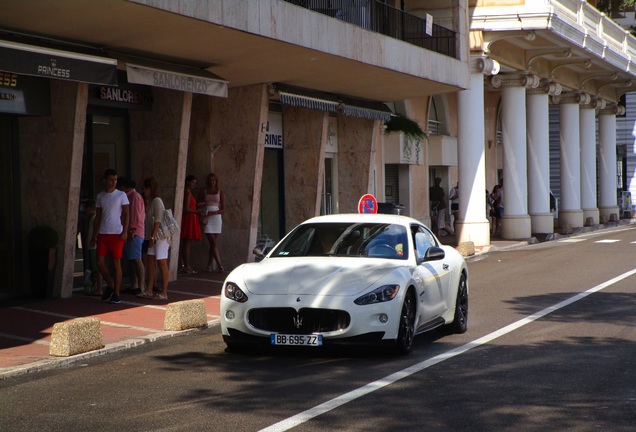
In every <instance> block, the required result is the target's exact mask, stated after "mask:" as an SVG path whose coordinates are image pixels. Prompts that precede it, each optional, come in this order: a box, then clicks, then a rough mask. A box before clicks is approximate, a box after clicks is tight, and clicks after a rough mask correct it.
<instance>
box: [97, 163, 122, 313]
mask: <svg viewBox="0 0 636 432" xmlns="http://www.w3.org/2000/svg"><path fill="white" fill-rule="evenodd" d="M104 184H105V187H104V191H103V192H100V193H99V194H97V199H96V200H95V207H96V208H97V213H96V215H95V226H94V229H93V238H91V246H92V245H93V244H95V243H96V244H97V267H99V272H100V273H101V274H102V276H103V277H104V280H105V281H106V283H107V284H108V288H107V289H106V291H105V292H104V295H103V296H102V300H103V301H107V302H110V303H121V300H120V299H119V293H120V290H121V279H122V272H121V258H122V255H123V251H124V244H125V242H126V238H127V236H128V223H129V204H130V203H129V201H128V197H127V196H126V193H125V192H123V191H120V190H118V189H117V173H116V172H115V170H114V169H111V168H109V169H107V170H106V171H104ZM107 256H110V257H111V260H112V262H113V267H114V269H115V280H114V281H113V278H112V277H111V275H110V271H109V270H108V266H106V257H107Z"/></svg>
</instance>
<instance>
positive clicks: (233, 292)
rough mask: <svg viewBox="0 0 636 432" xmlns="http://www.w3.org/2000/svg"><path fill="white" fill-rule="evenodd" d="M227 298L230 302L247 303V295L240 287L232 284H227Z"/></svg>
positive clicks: (225, 291)
mask: <svg viewBox="0 0 636 432" xmlns="http://www.w3.org/2000/svg"><path fill="white" fill-rule="evenodd" d="M224 293H225V297H227V298H229V299H230V300H234V301H236V302H239V303H245V302H246V301H247V295H246V294H245V293H244V292H243V291H242V290H241V289H240V288H239V287H238V286H236V284H233V283H232V282H228V283H226V284H225V290H224Z"/></svg>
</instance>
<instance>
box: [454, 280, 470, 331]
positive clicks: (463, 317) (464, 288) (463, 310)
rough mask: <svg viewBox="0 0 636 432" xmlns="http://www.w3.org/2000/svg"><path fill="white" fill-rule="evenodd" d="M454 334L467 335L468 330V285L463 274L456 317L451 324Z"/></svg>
mask: <svg viewBox="0 0 636 432" xmlns="http://www.w3.org/2000/svg"><path fill="white" fill-rule="evenodd" d="M450 328H451V330H452V331H453V333H466V330H468V284H467V283H466V275H465V274H463V273H462V275H461V277H460V278H459V286H458V287H457V299H456V300H455V317H454V319H453V323H452V324H451V327H450Z"/></svg>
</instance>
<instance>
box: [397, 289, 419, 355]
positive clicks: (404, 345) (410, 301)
mask: <svg viewBox="0 0 636 432" xmlns="http://www.w3.org/2000/svg"><path fill="white" fill-rule="evenodd" d="M414 337H415V300H414V298H413V292H407V293H406V297H405V298H404V303H402V312H401V313H400V325H399V329H398V337H397V343H396V346H395V351H396V352H397V353H398V354H408V353H410V352H411V350H412V349H413V338H414Z"/></svg>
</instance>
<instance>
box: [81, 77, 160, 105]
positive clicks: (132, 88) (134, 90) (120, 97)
mask: <svg viewBox="0 0 636 432" xmlns="http://www.w3.org/2000/svg"><path fill="white" fill-rule="evenodd" d="M88 103H89V104H90V105H95V106H101V107H110V108H122V109H150V107H151V106H152V91H151V89H150V88H148V87H146V86H140V85H134V84H127V83H120V84H119V86H117V87H111V86H97V85H92V86H90V88H89V96H88Z"/></svg>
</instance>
